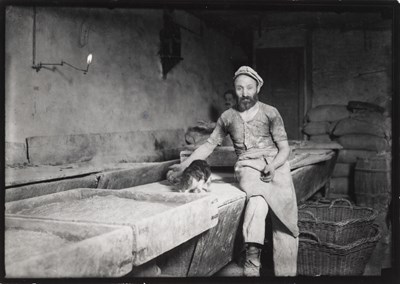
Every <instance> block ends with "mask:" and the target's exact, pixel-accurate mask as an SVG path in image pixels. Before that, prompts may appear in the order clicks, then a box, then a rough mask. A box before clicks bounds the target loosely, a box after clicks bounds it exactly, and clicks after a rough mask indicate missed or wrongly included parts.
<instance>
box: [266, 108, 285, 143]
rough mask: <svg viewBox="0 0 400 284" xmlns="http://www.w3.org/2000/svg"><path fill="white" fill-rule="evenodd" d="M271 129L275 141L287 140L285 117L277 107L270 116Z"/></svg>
mask: <svg viewBox="0 0 400 284" xmlns="http://www.w3.org/2000/svg"><path fill="white" fill-rule="evenodd" d="M270 131H271V135H272V139H273V140H274V142H280V141H285V140H287V139H288V138H287V134H286V130H285V126H284V124H283V119H282V117H281V115H280V113H279V112H278V110H277V109H274V114H273V115H272V116H271V118H270Z"/></svg>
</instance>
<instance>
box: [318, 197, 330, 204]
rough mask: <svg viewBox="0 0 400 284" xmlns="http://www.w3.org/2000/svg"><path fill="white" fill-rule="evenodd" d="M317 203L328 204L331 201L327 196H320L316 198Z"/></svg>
mask: <svg viewBox="0 0 400 284" xmlns="http://www.w3.org/2000/svg"><path fill="white" fill-rule="evenodd" d="M317 203H322V204H329V203H331V201H330V200H329V199H327V198H320V199H317Z"/></svg>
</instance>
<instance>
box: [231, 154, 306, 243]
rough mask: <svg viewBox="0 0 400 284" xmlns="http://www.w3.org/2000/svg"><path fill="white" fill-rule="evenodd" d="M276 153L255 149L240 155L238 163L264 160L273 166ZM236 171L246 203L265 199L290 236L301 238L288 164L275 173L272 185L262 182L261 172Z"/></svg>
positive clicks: (242, 169)
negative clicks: (256, 199)
mask: <svg viewBox="0 0 400 284" xmlns="http://www.w3.org/2000/svg"><path fill="white" fill-rule="evenodd" d="M277 153H278V151H277V150H276V149H271V150H269V149H268V150H266V149H256V150H252V151H248V152H246V153H243V154H241V155H240V156H239V157H238V162H239V161H242V160H250V161H251V160H258V159H262V160H264V159H265V160H266V161H267V162H268V163H272V161H273V160H274V158H275V156H276V154H277ZM235 169H236V170H235V177H236V179H237V180H238V182H239V185H240V189H241V190H243V191H244V192H245V193H246V195H247V199H249V198H250V197H252V196H262V197H263V198H264V199H265V201H266V202H267V203H268V206H269V208H270V209H271V210H272V211H273V213H274V215H275V216H276V218H278V219H279V220H280V222H281V223H282V224H283V225H284V227H285V228H286V229H287V230H288V232H287V233H288V234H290V235H292V236H293V237H297V236H298V235H299V229H298V226H297V219H298V217H297V200H296V192H295V189H294V185H293V180H292V175H291V173H290V165H289V162H288V161H286V162H285V163H284V164H283V165H282V166H281V167H279V168H278V169H275V176H274V178H273V180H272V181H270V182H264V181H262V180H260V176H261V173H260V171H258V170H256V169H253V168H251V167H236V166H235Z"/></svg>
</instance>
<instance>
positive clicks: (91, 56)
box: [87, 53, 93, 65]
mask: <svg viewBox="0 0 400 284" xmlns="http://www.w3.org/2000/svg"><path fill="white" fill-rule="evenodd" d="M92 59H93V55H92V54H91V53H89V55H88V57H87V64H88V65H89V64H90V63H92Z"/></svg>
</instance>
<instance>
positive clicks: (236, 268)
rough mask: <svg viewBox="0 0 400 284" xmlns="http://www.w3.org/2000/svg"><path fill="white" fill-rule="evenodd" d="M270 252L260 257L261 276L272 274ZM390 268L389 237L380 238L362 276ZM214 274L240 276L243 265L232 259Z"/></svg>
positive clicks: (375, 273) (376, 274) (376, 273)
mask: <svg viewBox="0 0 400 284" xmlns="http://www.w3.org/2000/svg"><path fill="white" fill-rule="evenodd" d="M271 255H272V253H271V251H269V252H264V253H263V255H262V257H261V262H262V265H263V267H262V269H261V276H274V272H273V266H272V256H271ZM390 268H391V248H390V238H389V237H386V238H382V239H381V241H380V242H378V244H377V245H376V247H375V249H374V251H373V253H372V256H371V258H370V260H369V262H368V263H367V265H366V267H365V270H364V274H363V276H380V275H382V272H383V271H388V269H390ZM215 276H221V277H242V276H243V267H242V266H240V265H239V264H238V261H232V262H230V263H229V264H228V265H226V266H225V267H224V268H222V269H221V270H220V271H219V272H217V273H216V274H215Z"/></svg>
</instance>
